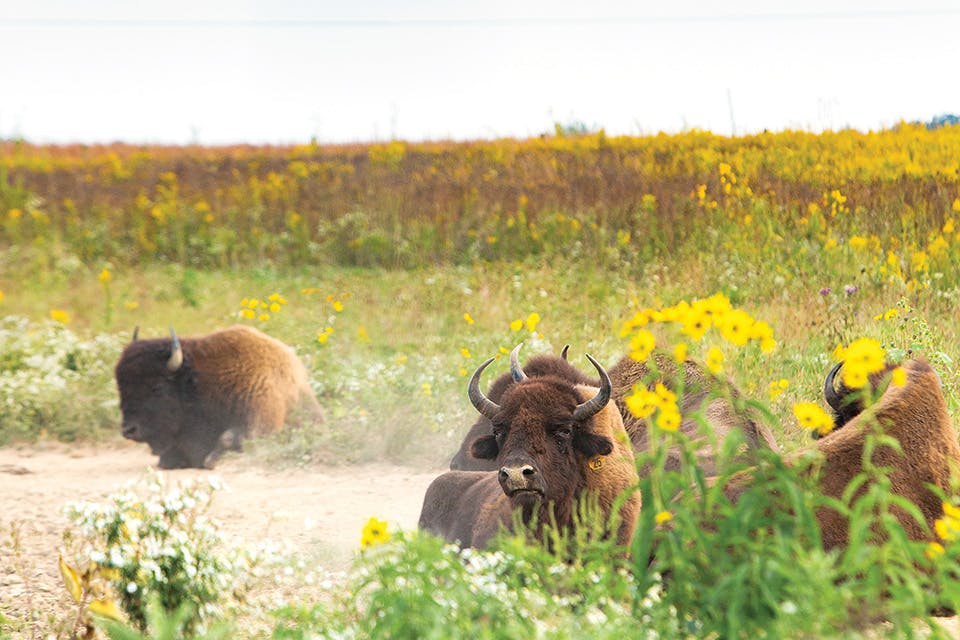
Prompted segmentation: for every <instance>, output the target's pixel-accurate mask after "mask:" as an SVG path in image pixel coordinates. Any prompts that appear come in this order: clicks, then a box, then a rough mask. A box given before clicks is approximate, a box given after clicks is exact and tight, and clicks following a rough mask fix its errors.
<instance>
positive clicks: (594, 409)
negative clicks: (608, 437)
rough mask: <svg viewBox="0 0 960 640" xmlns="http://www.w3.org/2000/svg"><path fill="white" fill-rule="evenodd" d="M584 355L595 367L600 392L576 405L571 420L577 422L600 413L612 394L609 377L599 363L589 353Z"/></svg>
mask: <svg viewBox="0 0 960 640" xmlns="http://www.w3.org/2000/svg"><path fill="white" fill-rule="evenodd" d="M586 355H587V360H589V361H590V363H591V364H593V366H594V367H596V369H597V373H599V374H600V391H598V392H597V395H595V396H593V398H591V399H589V400H587V401H586V402H584V403H582V404H579V405H577V408H576V409H574V410H573V419H574V420H575V421H577V422H582V421H584V420H586V419H588V418H591V417H593V416H595V415H597V414H598V413H600V410H601V409H603V408H604V407H605V406H607V403H608V402H609V401H610V395H611V394H612V393H613V385H612V384H611V383H610V376H608V375H607V372H606V371H604V370H603V367H601V366H600V363H599V362H597V361H596V360H594V359H593V356H591V355H590V354H589V353H588V354H586Z"/></svg>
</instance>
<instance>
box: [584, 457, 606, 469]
mask: <svg viewBox="0 0 960 640" xmlns="http://www.w3.org/2000/svg"><path fill="white" fill-rule="evenodd" d="M587 464H589V465H590V468H591V469H593V470H594V471H599V470H600V469H602V468H603V456H595V457H593V458H591V459H590V462H589V463H587Z"/></svg>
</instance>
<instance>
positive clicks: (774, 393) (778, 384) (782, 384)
mask: <svg viewBox="0 0 960 640" xmlns="http://www.w3.org/2000/svg"><path fill="white" fill-rule="evenodd" d="M789 385H790V382H789V381H788V380H787V379H786V378H781V379H780V380H774V381H773V382H771V383H770V385H769V386H768V387H767V390H768V391H769V392H770V401H771V402H772V401H774V400H776V399H777V398H779V397H780V394H782V393H783V392H784V391H786V389H787V387H788V386H789Z"/></svg>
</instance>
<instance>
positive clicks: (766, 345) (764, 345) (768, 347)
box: [760, 338, 777, 354]
mask: <svg viewBox="0 0 960 640" xmlns="http://www.w3.org/2000/svg"><path fill="white" fill-rule="evenodd" d="M776 348H777V341H776V340H774V339H773V338H764V339H762V340H761V341H760V351H762V352H763V353H765V354H770V353H773V352H774V350H776Z"/></svg>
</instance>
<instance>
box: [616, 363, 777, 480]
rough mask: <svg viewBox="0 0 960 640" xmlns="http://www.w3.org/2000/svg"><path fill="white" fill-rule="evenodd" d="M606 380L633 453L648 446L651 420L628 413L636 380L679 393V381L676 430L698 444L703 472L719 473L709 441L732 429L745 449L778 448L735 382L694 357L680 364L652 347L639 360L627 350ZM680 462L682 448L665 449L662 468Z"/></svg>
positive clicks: (718, 438) (644, 449)
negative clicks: (650, 350)
mask: <svg viewBox="0 0 960 640" xmlns="http://www.w3.org/2000/svg"><path fill="white" fill-rule="evenodd" d="M610 380H611V381H612V383H613V399H614V401H615V402H616V403H617V406H618V407H619V408H620V414H621V415H622V416H623V424H624V427H626V429H627V433H629V434H630V440H631V442H632V443H633V448H634V451H635V452H637V453H639V452H643V451H646V450H647V448H648V447H649V431H648V428H649V425H648V422H647V420H646V419H645V418H637V417H636V416H634V415H633V414H632V413H630V411H629V410H628V409H627V406H626V402H625V398H626V397H627V396H629V395H630V394H631V393H632V390H633V387H634V385H637V384H639V385H641V386H646V387H647V388H649V389H650V390H653V389H654V387H655V386H656V384H657V383H658V382H659V383H662V384H663V385H664V386H665V387H666V388H667V389H669V390H670V391H672V392H674V393H678V388H677V387H678V385H679V384H680V383H681V382H682V384H683V393H682V394H679V393H678V395H680V398H679V401H680V415H681V416H682V419H681V422H680V431H681V432H682V433H683V434H684V435H686V436H687V437H688V438H691V439H692V440H694V441H695V442H700V443H701V446H700V448H699V450H698V451H697V464H698V465H699V466H700V468H701V469H703V471H704V473H705V474H706V475H707V476H713V475H716V474H717V473H718V469H717V463H716V459H715V455H714V451H713V441H714V440H715V441H717V442H720V441H722V440H723V439H724V438H726V437H727V435H729V434H730V433H731V432H732V431H734V430H740V431H741V433H742V435H743V438H744V445H743V449H744V451H743V453H748V452H749V451H751V450H755V449H757V448H769V449H772V450H774V451H779V450H780V447H779V445H777V442H776V440H775V439H774V437H773V434H772V433H771V432H770V430H769V428H768V427H767V426H766V424H764V423H763V422H762V420H761V419H760V418H759V416H757V415H756V414H755V412H754V411H752V410H751V409H750V408H749V407H748V406H747V405H746V403H745V401H744V399H743V398H742V397H741V395H740V392H739V391H738V390H737V389H736V387H734V386H733V385H732V384H731V383H730V382H728V381H726V380H723V379H721V378H718V377H716V376H714V375H713V374H711V373H710V372H708V371H706V370H705V369H704V368H703V367H702V366H700V365H699V364H697V363H696V362H694V361H692V360H687V361H685V362H684V363H683V366H682V369H681V368H680V366H678V365H677V362H676V360H674V358H673V357H672V356H671V355H668V354H664V353H662V352H654V353H653V354H652V355H651V356H650V358H649V359H648V360H647V361H645V362H638V361H636V360H634V359H633V358H631V357H630V356H629V355H627V356H624V357H622V358H621V359H620V361H619V362H617V364H615V365H614V366H613V368H611V369H610ZM701 417H702V419H703V420H705V421H706V425H707V427H708V429H709V431H710V433H709V434H705V433H704V432H703V428H702V427H701V426H700V423H699V421H698V420H699V419H700V418H701ZM680 464H681V456H680V450H679V448H678V447H673V448H672V449H671V450H670V451H669V452H668V454H667V460H666V464H665V468H666V469H667V470H675V469H678V468H679V467H680Z"/></svg>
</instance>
